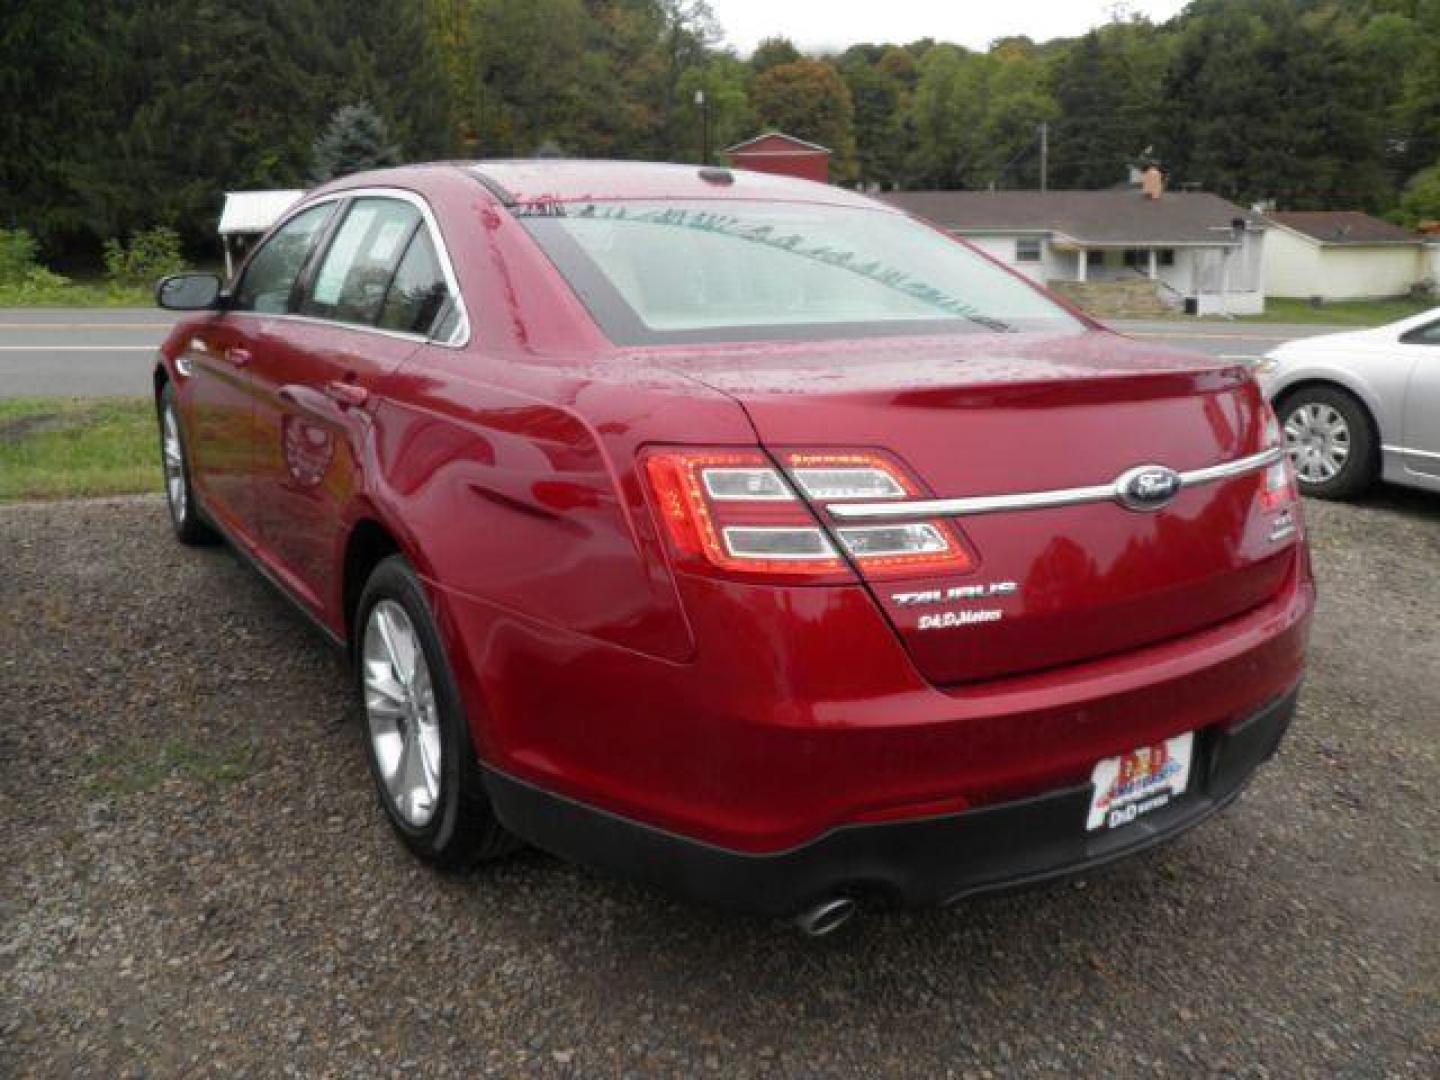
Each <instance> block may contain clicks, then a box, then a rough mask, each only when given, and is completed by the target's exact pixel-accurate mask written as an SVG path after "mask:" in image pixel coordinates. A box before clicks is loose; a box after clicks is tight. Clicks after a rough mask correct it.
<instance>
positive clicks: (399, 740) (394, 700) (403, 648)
mask: <svg viewBox="0 0 1440 1080" xmlns="http://www.w3.org/2000/svg"><path fill="white" fill-rule="evenodd" d="M361 662H362V663H363V664H364V681H365V715H366V720H367V721H368V724H369V728H370V743H371V746H372V748H373V749H374V752H375V763H376V766H377V768H378V770H379V773H380V780H381V782H382V783H383V784H384V786H385V791H386V793H387V794H388V796H389V799H390V803H391V806H392V807H393V808H394V810H395V812H396V813H397V814H398V815H399V816H400V818H401V820H403V821H404V822H405V823H406V824H407V825H409V826H411V827H412V828H416V829H419V828H424V827H425V825H427V824H428V823H429V821H430V819H431V818H432V817H433V816H434V814H435V807H436V805H437V803H438V801H439V798H440V713H439V709H438V707H437V705H436V703H435V688H434V684H433V683H432V681H431V678H430V666H429V664H427V663H426V662H425V651H424V649H422V648H421V646H420V638H419V635H417V634H416V632H415V624H414V623H413V622H411V620H410V615H409V613H408V612H406V610H405V609H404V608H403V607H401V606H400V605H399V604H398V603H396V602H395V601H394V600H381V601H380V602H379V603H377V604H376V605H375V606H374V607H373V608H371V609H370V617H369V619H368V620H367V621H366V623H365V639H364V645H363V650H362V659H361Z"/></svg>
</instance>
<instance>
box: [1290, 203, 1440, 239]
mask: <svg viewBox="0 0 1440 1080" xmlns="http://www.w3.org/2000/svg"><path fill="white" fill-rule="evenodd" d="M1269 218H1270V220H1271V221H1273V222H1275V223H1276V224H1277V225H1283V226H1285V228H1287V229H1291V230H1293V231H1294V232H1298V233H1300V234H1301V235H1302V236H1308V237H1309V238H1310V239H1311V240H1318V241H1319V242H1320V243H1322V244H1418V243H1421V242H1422V238H1421V237H1419V236H1416V235H1415V234H1414V233H1412V232H1411V231H1410V230H1409V229H1402V228H1401V227H1400V226H1399V225H1391V224H1390V222H1388V221H1382V220H1381V219H1380V218H1377V217H1371V216H1370V215H1369V214H1366V213H1363V212H1362V211H1359V210H1283V211H1276V212H1274V213H1272V214H1270V215H1269Z"/></svg>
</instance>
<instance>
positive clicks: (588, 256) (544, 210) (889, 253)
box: [516, 200, 1081, 345]
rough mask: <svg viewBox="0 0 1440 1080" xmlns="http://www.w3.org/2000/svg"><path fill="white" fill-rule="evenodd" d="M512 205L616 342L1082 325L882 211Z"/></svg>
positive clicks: (926, 231) (1013, 280) (733, 205)
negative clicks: (520, 206) (517, 207)
mask: <svg viewBox="0 0 1440 1080" xmlns="http://www.w3.org/2000/svg"><path fill="white" fill-rule="evenodd" d="M516 214H517V216H518V217H519V218H520V220H521V221H522V222H523V223H524V226H525V228H526V229H527V230H528V231H529V233H530V235H531V236H533V237H534V238H535V240H536V241H537V242H538V243H539V244H540V246H541V248H543V249H544V251H545V253H546V254H547V255H548V256H549V257H550V259H551V261H552V262H554V264H555V265H556V266H557V267H558V268H559V270H560V272H561V273H562V274H563V275H564V276H565V278H566V280H567V281H569V283H570V285H571V287H572V288H573V289H574V290H575V292H576V294H577V295H578V296H579V297H580V299H581V300H582V301H583V302H584V303H585V305H586V307H587V308H588V309H589V310H590V313H591V314H592V315H593V316H594V317H595V319H596V321H597V322H598V323H599V324H600V326H601V328H602V329H603V330H604V331H605V333H606V335H607V336H609V337H610V339H611V340H612V341H614V342H616V343H617V344H620V345H646V344H667V343H671V342H675V343H692V342H698V343H705V342H727V341H768V340H803V339H815V338H842V337H857V336H864V335H888V334H932V333H949V332H955V333H967V332H968V333H975V332H980V333H1006V332H1011V331H1074V330H1079V329H1081V326H1080V323H1079V321H1078V320H1076V319H1075V318H1074V317H1073V316H1072V315H1070V314H1069V313H1068V312H1067V311H1065V310H1064V309H1063V308H1061V307H1060V306H1058V305H1057V304H1055V303H1053V302H1052V301H1051V300H1049V299H1047V298H1046V297H1045V295H1044V294H1043V293H1041V292H1039V291H1038V290H1037V289H1035V288H1033V287H1032V286H1030V285H1029V284H1028V283H1026V282H1025V281H1023V280H1021V279H1020V278H1017V277H1015V276H1014V275H1012V274H1009V273H1006V272H1005V271H1004V270H1002V269H1000V268H999V267H997V266H995V265H994V264H992V263H990V262H989V261H988V260H986V259H985V258H983V257H982V256H980V255H977V254H976V253H975V252H973V251H971V250H970V249H969V248H967V247H965V246H964V245H963V244H960V243H958V242H956V241H954V240H951V239H950V238H948V237H946V236H944V235H943V234H941V233H938V232H936V231H935V230H934V229H931V228H929V227H927V226H925V225H922V224H920V223H918V222H916V221H912V220H911V219H909V218H907V217H905V216H903V215H901V214H896V213H891V212H888V211H884V210H866V209H860V208H850V207H838V206H824V205H812V204H795V203H771V202H740V201H734V202H732V201H729V200H726V201H723V202H720V201H715V202H708V203H707V202H693V203H691V202H670V201H666V202H638V201H637V202H610V201H605V202H573V203H569V202H549V203H540V204H536V205H534V206H529V207H522V208H520V209H518V210H517V211H516Z"/></svg>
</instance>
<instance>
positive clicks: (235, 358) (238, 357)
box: [225, 349, 250, 367]
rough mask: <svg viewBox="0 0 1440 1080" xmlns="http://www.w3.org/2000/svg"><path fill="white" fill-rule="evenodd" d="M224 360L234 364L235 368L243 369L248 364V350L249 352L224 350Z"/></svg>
mask: <svg viewBox="0 0 1440 1080" xmlns="http://www.w3.org/2000/svg"><path fill="white" fill-rule="evenodd" d="M225 359H226V360H229V361H230V363H232V364H234V365H235V366H236V367H244V366H245V365H246V364H248V363H249V362H250V350H249V349H226V350H225Z"/></svg>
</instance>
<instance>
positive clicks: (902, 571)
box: [779, 450, 975, 578]
mask: <svg viewBox="0 0 1440 1080" xmlns="http://www.w3.org/2000/svg"><path fill="white" fill-rule="evenodd" d="M779 457H780V461H781V463H782V464H783V465H784V466H785V468H786V470H787V471H788V472H789V474H790V475H791V476H792V477H794V478H795V483H796V484H797V485H798V486H799V487H800V490H802V491H803V492H804V493H805V495H806V497H807V498H808V499H809V500H810V501H811V502H812V503H815V504H816V505H817V506H822V507H823V506H831V505H833V504H835V503H845V502H880V501H884V500H886V499H916V498H923V497H924V492H922V491H921V489H920V485H919V484H918V483H916V481H915V479H914V478H913V477H911V476H910V475H909V474H908V473H906V472H905V470H904V469H903V468H901V467H900V465H899V463H898V462H896V461H894V460H892V459H891V458H889V457H887V456H885V455H883V454H877V453H873V452H869V451H856V452H848V451H847V452H834V451H804V450H790V451H782V452H781V453H780V455H779ZM835 535H836V537H838V538H839V540H840V543H841V544H843V545H844V547H845V552H846V554H847V555H849V556H850V558H851V559H852V560H853V561H854V563H855V565H856V566H857V567H859V568H860V571H861V573H863V574H864V575H865V576H866V577H867V578H899V577H916V576H920V575H925V574H964V573H968V572H969V571H971V570H973V569H974V568H975V559H974V558H973V557H972V556H971V554H970V552H969V550H968V549H967V548H966V547H965V544H964V543H963V542H962V541H961V539H960V534H959V531H958V530H957V529H956V528H955V527H954V525H952V524H951V523H950V522H948V521H945V520H943V519H940V518H935V519H931V520H921V521H907V522H903V523H896V524H893V525H892V524H887V525H842V526H837V527H836V529H835Z"/></svg>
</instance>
